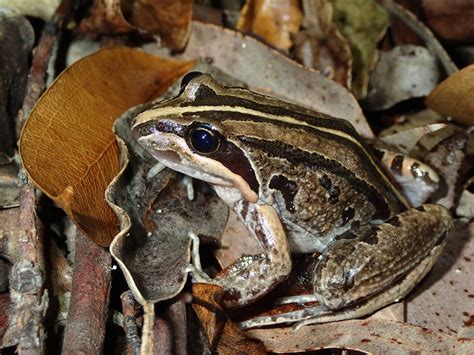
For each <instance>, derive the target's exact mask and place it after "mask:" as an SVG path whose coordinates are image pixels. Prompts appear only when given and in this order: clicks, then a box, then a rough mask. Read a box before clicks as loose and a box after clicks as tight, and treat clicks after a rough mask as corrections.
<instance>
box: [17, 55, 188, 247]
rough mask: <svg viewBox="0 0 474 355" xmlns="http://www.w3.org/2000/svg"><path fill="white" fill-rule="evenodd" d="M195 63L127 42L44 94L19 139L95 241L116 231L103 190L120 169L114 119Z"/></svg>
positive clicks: (40, 182) (81, 64)
mask: <svg viewBox="0 0 474 355" xmlns="http://www.w3.org/2000/svg"><path fill="white" fill-rule="evenodd" d="M191 67H192V62H183V61H178V60H171V59H161V58H158V57H156V56H152V55H150V54H147V53H144V52H142V51H139V50H134V49H131V48H126V47H112V48H106V49H103V50H101V51H98V52H96V53H94V54H92V55H91V56H88V57H86V58H84V59H82V60H80V61H78V62H76V63H75V64H74V65H72V66H71V67H69V68H68V69H67V70H66V71H65V72H63V73H62V74H61V75H60V76H59V77H58V78H57V79H56V81H55V82H54V83H53V84H52V85H51V87H50V88H49V89H48V90H47V91H46V92H45V93H44V94H43V96H42V97H41V99H40V100H39V101H38V103H37V104H36V106H35V108H34V109H33V111H32V113H31V115H30V117H29V119H28V121H27V122H26V124H25V126H24V128H23V131H22V134H21V137H20V144H19V145H20V155H21V159H22V160H23V164H24V166H25V169H26V170H27V172H28V174H29V176H30V179H31V180H32V181H33V182H34V183H35V185H36V186H38V187H39V188H40V189H42V190H43V191H44V192H45V193H46V194H47V195H48V196H49V197H51V198H52V199H53V200H54V201H55V202H56V203H58V204H59V205H60V206H61V207H62V208H63V209H64V210H65V211H66V213H67V214H68V215H69V216H70V217H71V218H72V219H73V220H74V222H75V223H76V224H77V225H78V227H79V228H80V229H81V230H82V231H84V233H85V234H87V235H88V236H89V237H90V238H92V240H94V241H95V242H96V243H98V244H100V245H102V246H107V245H108V244H109V243H110V241H111V240H112V238H113V236H114V235H115V234H116V233H117V231H118V230H117V226H116V218H115V215H114V213H113V212H112V210H111V209H110V207H109V206H108V205H107V204H106V202H105V198H104V195H105V189H106V187H107V185H108V184H109V182H110V181H112V179H113V178H114V177H115V175H116V174H117V173H118V171H119V170H120V166H119V158H118V156H119V153H118V149H117V144H116V141H115V135H114V133H113V132H112V124H113V122H114V120H115V119H116V118H117V117H118V116H120V115H121V114H122V113H123V112H124V111H125V110H127V109H128V108H130V107H132V106H135V105H137V104H140V103H143V102H146V101H148V100H150V99H152V98H154V97H156V96H158V95H159V94H160V93H161V92H163V91H164V89H166V87H167V86H169V85H170V83H172V82H173V81H174V80H176V78H178V77H179V76H181V75H182V74H183V73H185V72H186V71H188V70H189V68H191Z"/></svg>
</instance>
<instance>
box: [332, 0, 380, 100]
mask: <svg viewBox="0 0 474 355" xmlns="http://www.w3.org/2000/svg"><path fill="white" fill-rule="evenodd" d="M334 22H335V23H336V24H337V26H338V28H339V30H340V31H341V33H342V34H343V35H344V36H345V37H346V38H347V39H348V40H349V43H350V45H351V50H352V56H353V62H352V86H351V89H352V92H353V93H354V95H355V96H356V97H357V98H362V97H364V96H365V95H366V92H367V86H368V83H369V74H370V72H371V71H372V69H373V67H374V65H375V63H376V60H377V43H378V41H380V40H381V39H382V37H383V36H384V34H385V31H386V29H387V27H388V25H389V17H388V14H387V13H386V11H385V10H384V9H383V8H382V7H381V6H380V5H378V4H377V2H376V1H374V0H350V1H349V0H337V1H334Z"/></svg>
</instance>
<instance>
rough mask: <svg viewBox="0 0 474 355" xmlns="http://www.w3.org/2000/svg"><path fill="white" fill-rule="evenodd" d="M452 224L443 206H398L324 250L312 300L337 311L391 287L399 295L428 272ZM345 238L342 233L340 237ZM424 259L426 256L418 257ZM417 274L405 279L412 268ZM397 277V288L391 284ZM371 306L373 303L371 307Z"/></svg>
mask: <svg viewBox="0 0 474 355" xmlns="http://www.w3.org/2000/svg"><path fill="white" fill-rule="evenodd" d="M451 227H452V219H451V215H450V213H449V211H448V210H447V209H446V208H444V207H443V206H440V205H423V206H421V207H418V208H411V209H409V210H407V211H404V212H402V213H400V214H398V215H396V216H394V217H392V218H390V219H388V220H387V221H385V222H384V223H382V224H379V225H378V226H375V227H373V228H372V229H369V230H368V231H365V233H364V234H362V235H357V236H350V235H349V236H348V237H349V238H347V239H340V240H336V241H335V242H333V243H331V244H330V245H329V246H328V248H327V249H326V250H325V251H324V253H323V255H322V258H321V259H320V260H319V261H318V264H317V265H316V268H315V274H314V293H315V294H316V295H317V296H318V301H319V302H320V303H321V304H322V305H324V306H326V307H327V308H329V309H332V310H337V309H342V308H346V307H348V306H349V305H352V304H356V303H360V302H361V301H363V300H365V299H369V298H372V297H373V296H375V295H377V294H379V293H382V292H383V293H385V292H387V290H392V292H393V293H396V290H398V295H395V294H394V295H393V296H391V299H392V300H395V299H398V298H402V297H403V296H404V294H406V293H407V292H409V291H410V289H411V288H413V287H414V286H415V285H416V283H417V282H418V281H419V280H420V279H421V278H422V277H423V276H424V275H425V274H426V273H427V272H428V271H429V269H430V268H431V266H432V265H433V264H434V261H435V260H436V258H437V257H438V255H439V254H440V253H441V249H442V246H443V245H444V239H445V236H446V233H447V232H448V231H449V229H451ZM346 237H347V236H346ZM425 259H429V260H430V261H426V262H424V260H425ZM420 264H422V265H425V266H424V267H422V266H420V268H419V269H420V270H421V271H418V272H416V275H418V276H417V277H412V278H411V279H410V278H407V275H411V272H412V270H414V269H418V265H420ZM400 280H403V282H402V284H403V285H404V286H403V287H402V288H400V287H395V288H392V285H396V284H397V283H399V282H400ZM375 309H376V308H375V307H374V309H373V310H375Z"/></svg>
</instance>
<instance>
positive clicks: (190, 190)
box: [183, 175, 194, 201]
mask: <svg viewBox="0 0 474 355" xmlns="http://www.w3.org/2000/svg"><path fill="white" fill-rule="evenodd" d="M183 184H184V186H186V193H187V194H188V200H190V201H192V200H194V186H193V178H192V177H191V176H188V175H184V176H183Z"/></svg>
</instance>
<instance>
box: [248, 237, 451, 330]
mask: <svg viewBox="0 0 474 355" xmlns="http://www.w3.org/2000/svg"><path fill="white" fill-rule="evenodd" d="M445 243H446V242H445V241H444V240H443V241H442V242H441V243H440V244H439V245H437V246H436V247H434V248H433V249H432V250H431V253H430V255H428V256H427V257H426V258H425V259H423V261H422V262H421V263H419V264H418V265H417V266H416V267H415V268H414V269H413V270H412V271H411V272H409V273H408V274H407V275H406V276H405V277H403V278H402V279H401V280H399V281H398V282H397V283H395V284H394V285H392V286H391V287H389V288H388V289H385V290H384V291H383V292H380V293H379V294H377V295H375V296H372V297H371V298H370V299H368V300H365V301H362V302H360V303H358V304H355V305H353V306H349V307H347V308H343V309H340V310H333V311H331V310H329V309H327V308H326V307H324V306H321V305H316V306H310V307H305V308H303V309H300V310H297V311H293V312H287V313H282V314H276V315H271V316H263V317H255V318H252V319H249V320H246V321H243V322H241V323H240V324H239V326H240V327H241V328H242V329H250V328H257V327H264V326H271V325H275V324H282V323H296V324H295V328H296V329H298V328H300V327H301V326H303V325H308V324H315V323H327V322H337V321H341V320H346V319H353V318H360V317H363V316H366V315H368V314H370V313H373V312H374V311H376V310H378V309H380V308H382V307H384V306H386V305H388V304H390V303H393V302H398V300H399V299H401V298H403V297H405V296H406V295H407V294H408V293H409V292H410V291H411V290H412V288H413V287H414V286H415V285H416V284H417V283H418V282H419V281H420V280H421V279H422V278H423V277H424V276H425V275H426V274H427V273H428V271H429V270H430V269H431V267H432V266H433V264H434V263H435V261H436V258H437V257H438V256H439V254H440V253H441V252H442V250H443V247H444V244H445ZM315 297H317V296H314V297H313V296H312V295H302V296H292V297H287V298H283V299H282V300H279V302H278V303H279V304H288V303H298V304H304V303H306V302H312V301H314V300H315V299H314V298H315Z"/></svg>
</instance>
